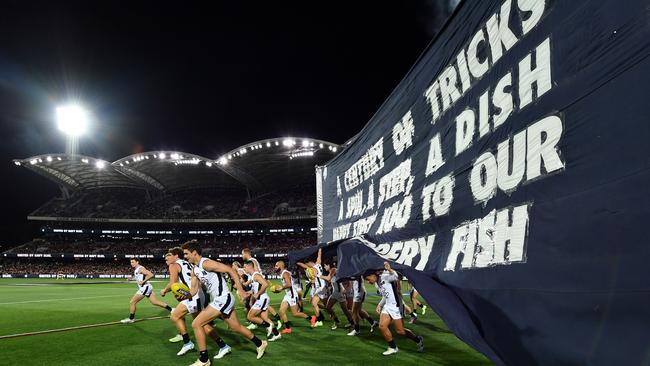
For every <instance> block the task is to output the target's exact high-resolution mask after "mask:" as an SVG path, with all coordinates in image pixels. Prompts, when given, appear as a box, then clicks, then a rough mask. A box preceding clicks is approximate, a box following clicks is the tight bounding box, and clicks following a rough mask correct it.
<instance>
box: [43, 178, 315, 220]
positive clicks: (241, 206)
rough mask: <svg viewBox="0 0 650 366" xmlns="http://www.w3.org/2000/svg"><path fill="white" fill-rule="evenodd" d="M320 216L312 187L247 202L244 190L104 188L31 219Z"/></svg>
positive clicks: (54, 203)
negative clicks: (151, 193)
mask: <svg viewBox="0 0 650 366" xmlns="http://www.w3.org/2000/svg"><path fill="white" fill-rule="evenodd" d="M315 213H316V190H315V188H314V186H313V185H308V186H304V187H294V188H292V189H287V190H283V191H278V192H273V193H267V194H264V195H259V196H257V197H255V198H252V199H249V198H247V197H246V194H245V193H244V192H241V191H237V192H233V191H231V192H224V191H217V190H213V189H197V190H191V191H181V192H176V193H173V194H167V195H164V196H160V197H154V198H147V196H146V194H145V192H144V191H141V190H123V189H122V190H119V189H102V190H92V191H87V192H77V193H75V194H73V195H72V196H71V197H70V198H67V199H65V198H54V199H52V200H50V201H49V202H47V203H46V204H44V205H43V206H41V207H40V208H39V209H37V210H36V211H34V212H33V213H32V215H33V216H51V217H81V218H125V219H216V218H219V219H252V218H267V217H282V216H306V215H315Z"/></svg>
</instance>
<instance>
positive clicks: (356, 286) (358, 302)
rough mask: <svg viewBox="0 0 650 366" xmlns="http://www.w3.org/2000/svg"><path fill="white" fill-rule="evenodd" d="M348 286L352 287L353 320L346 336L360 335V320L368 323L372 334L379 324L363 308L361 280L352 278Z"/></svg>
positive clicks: (363, 299)
mask: <svg viewBox="0 0 650 366" xmlns="http://www.w3.org/2000/svg"><path fill="white" fill-rule="evenodd" d="M350 285H351V287H352V319H353V320H354V328H353V329H352V331H350V333H348V335H349V336H356V335H359V334H361V324H360V323H361V318H363V319H365V320H367V321H368V323H370V333H372V332H373V331H374V330H375V327H376V326H378V325H379V323H378V322H377V321H376V320H374V319H373V318H372V317H371V316H370V314H368V312H367V311H366V310H364V308H363V302H364V301H365V300H366V288H365V287H364V285H363V278H362V277H355V278H352V279H351V280H350Z"/></svg>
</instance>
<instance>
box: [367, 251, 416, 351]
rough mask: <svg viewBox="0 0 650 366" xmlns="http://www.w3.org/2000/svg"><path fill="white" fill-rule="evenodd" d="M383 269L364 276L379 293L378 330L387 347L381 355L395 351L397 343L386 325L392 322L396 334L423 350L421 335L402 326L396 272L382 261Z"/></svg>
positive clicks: (400, 300) (400, 299) (400, 298)
mask: <svg viewBox="0 0 650 366" xmlns="http://www.w3.org/2000/svg"><path fill="white" fill-rule="evenodd" d="M384 269H385V270H384V271H383V272H377V273H372V274H370V275H367V276H366V279H367V280H368V282H369V283H370V284H374V285H375V286H376V287H377V289H378V290H379V292H380V293H381V302H379V304H378V305H377V314H380V315H379V330H380V331H381V334H382V335H383V336H384V339H385V340H386V342H388V349H387V350H386V351H384V353H383V355H384V356H388V355H392V354H394V353H397V351H398V349H397V345H396V344H395V341H394V340H393V335H392V333H391V332H390V329H389V328H388V326H389V325H390V324H391V323H392V324H393V327H394V328H395V331H396V332H397V334H399V335H401V336H405V337H406V338H408V339H410V340H412V341H414V342H415V343H417V347H418V352H422V351H423V350H424V344H423V340H422V337H421V336H418V335H416V334H415V333H413V332H412V331H411V330H409V329H407V328H404V321H403V320H402V312H403V310H404V308H403V306H402V305H403V302H402V297H401V296H400V293H399V290H398V287H397V281H399V279H398V276H397V272H395V271H393V270H392V269H391V268H390V264H389V263H388V262H384Z"/></svg>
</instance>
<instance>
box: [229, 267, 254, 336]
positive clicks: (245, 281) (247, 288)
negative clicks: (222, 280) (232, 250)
mask: <svg viewBox="0 0 650 366" xmlns="http://www.w3.org/2000/svg"><path fill="white" fill-rule="evenodd" d="M232 268H234V269H235V271H237V275H238V277H237V278H231V279H230V290H232V289H233V287H234V286H235V281H239V282H240V283H241V284H242V287H243V288H244V292H245V293H246V295H245V296H246V297H244V298H243V299H242V301H243V302H244V306H245V307H246V313H247V314H248V312H249V311H250V310H251V302H250V296H251V285H250V281H249V277H250V276H249V275H248V274H247V273H246V271H245V270H244V268H242V266H241V263H239V262H237V261H234V262H232ZM247 328H248V329H250V330H254V329H257V324H255V323H250V324H249V325H248V326H247Z"/></svg>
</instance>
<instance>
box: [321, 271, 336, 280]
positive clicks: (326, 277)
mask: <svg viewBox="0 0 650 366" xmlns="http://www.w3.org/2000/svg"><path fill="white" fill-rule="evenodd" d="M334 276H336V269H334V267H332V268H330V273H329V274H328V275H327V276H322V275H321V276H320V279H321V280H325V281H327V282H331V281H332V277H334Z"/></svg>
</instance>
